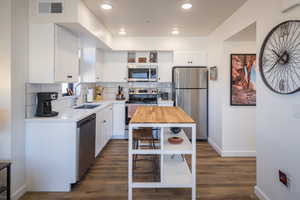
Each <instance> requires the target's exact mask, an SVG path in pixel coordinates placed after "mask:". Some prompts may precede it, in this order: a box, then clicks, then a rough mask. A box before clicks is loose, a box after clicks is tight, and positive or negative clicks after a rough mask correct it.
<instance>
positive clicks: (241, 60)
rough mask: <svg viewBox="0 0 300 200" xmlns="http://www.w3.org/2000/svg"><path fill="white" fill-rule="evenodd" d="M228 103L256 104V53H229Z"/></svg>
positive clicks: (238, 104)
mask: <svg viewBox="0 0 300 200" xmlns="http://www.w3.org/2000/svg"><path fill="white" fill-rule="evenodd" d="M230 60H231V70H230V105H232V106H256V70H257V66H256V54H231V56H230Z"/></svg>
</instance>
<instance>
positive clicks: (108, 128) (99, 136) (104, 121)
mask: <svg viewBox="0 0 300 200" xmlns="http://www.w3.org/2000/svg"><path fill="white" fill-rule="evenodd" d="M112 112H113V111H112V105H110V106H108V107H105V108H103V109H101V110H100V111H98V112H97V113H96V141H95V148H96V151H95V156H98V155H99V153H100V152H101V150H102V149H103V148H104V147H105V145H106V144H107V143H108V141H109V140H110V139H111V138H112V126H113V122H112Z"/></svg>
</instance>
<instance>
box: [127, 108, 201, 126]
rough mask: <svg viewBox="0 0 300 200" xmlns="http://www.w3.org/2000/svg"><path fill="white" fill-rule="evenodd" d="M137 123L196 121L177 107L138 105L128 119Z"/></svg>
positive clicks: (132, 122)
mask: <svg viewBox="0 0 300 200" xmlns="http://www.w3.org/2000/svg"><path fill="white" fill-rule="evenodd" d="M130 123H131V124H137V123H177V124H178V123H196V122H195V121H194V120H193V119H192V118H191V117H190V116H189V115H188V114H186V113H185V112H184V111H183V110H182V109H181V108H179V107H160V106H140V107H138V109H137V110H136V112H135V113H134V115H133V117H132V118H131V120H130Z"/></svg>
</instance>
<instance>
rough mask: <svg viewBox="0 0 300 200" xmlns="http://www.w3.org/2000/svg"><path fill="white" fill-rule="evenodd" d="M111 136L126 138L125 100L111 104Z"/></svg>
mask: <svg viewBox="0 0 300 200" xmlns="http://www.w3.org/2000/svg"><path fill="white" fill-rule="evenodd" d="M113 138H114V139H126V135H125V102H120V103H114V106H113Z"/></svg>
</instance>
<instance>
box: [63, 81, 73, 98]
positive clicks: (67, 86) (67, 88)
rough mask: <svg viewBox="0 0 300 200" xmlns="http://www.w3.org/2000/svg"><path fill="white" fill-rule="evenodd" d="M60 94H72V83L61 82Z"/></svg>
mask: <svg viewBox="0 0 300 200" xmlns="http://www.w3.org/2000/svg"><path fill="white" fill-rule="evenodd" d="M61 92H62V96H73V94H74V91H73V83H62V84H61Z"/></svg>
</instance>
